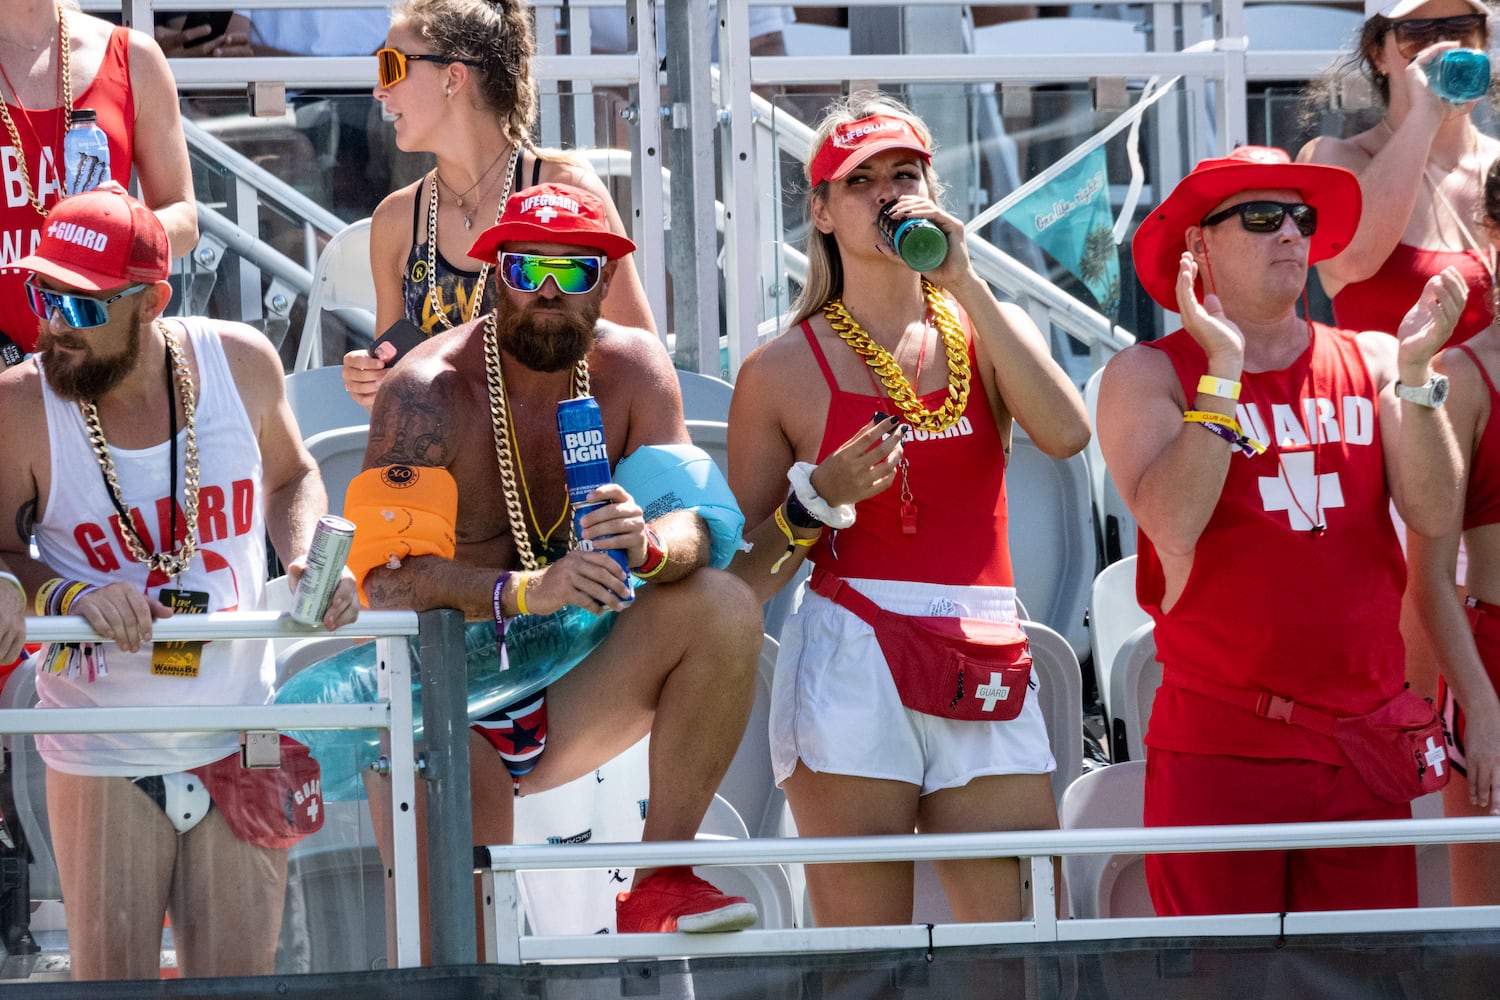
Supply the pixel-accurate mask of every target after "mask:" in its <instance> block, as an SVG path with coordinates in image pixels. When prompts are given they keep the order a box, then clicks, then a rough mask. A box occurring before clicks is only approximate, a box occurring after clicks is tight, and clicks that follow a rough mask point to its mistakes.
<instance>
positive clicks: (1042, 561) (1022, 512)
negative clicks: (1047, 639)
mask: <svg viewBox="0 0 1500 1000" xmlns="http://www.w3.org/2000/svg"><path fill="white" fill-rule="evenodd" d="M1005 488H1006V495H1007V498H1008V504H1009V513H1010V556H1011V563H1012V564H1013V565H1014V567H1015V572H1016V590H1017V591H1018V593H1019V594H1020V597H1021V600H1022V601H1024V602H1025V604H1026V608H1027V610H1028V611H1029V612H1030V614H1031V617H1032V620H1033V621H1038V622H1041V623H1042V624H1044V625H1046V626H1047V627H1048V628H1051V629H1052V630H1054V631H1056V632H1058V633H1060V634H1061V635H1062V636H1063V638H1065V639H1067V640H1068V644H1069V645H1070V646H1072V647H1073V655H1074V656H1076V657H1077V658H1078V659H1080V660H1081V659H1082V658H1083V657H1084V656H1086V655H1087V654H1088V651H1089V636H1088V630H1087V629H1086V628H1084V624H1083V613H1084V609H1085V608H1087V607H1088V602H1089V587H1090V586H1091V585H1092V584H1093V582H1094V573H1095V571H1096V569H1097V568H1098V561H1099V560H1098V549H1097V547H1096V546H1095V544H1094V526H1093V510H1092V505H1091V504H1090V501H1089V469H1088V462H1087V461H1086V460H1085V459H1084V457H1083V456H1082V455H1074V456H1073V457H1072V458H1069V459H1065V460H1061V461H1059V460H1058V459H1055V458H1051V457H1049V456H1047V455H1044V454H1042V452H1041V451H1040V450H1038V448H1037V447H1036V445H1034V444H1032V443H1031V439H1030V438H1029V437H1027V436H1026V434H1025V433H1024V432H1023V431H1022V430H1021V428H1020V427H1016V429H1015V434H1014V437H1013V441H1012V448H1011V457H1010V465H1009V466H1008V467H1007V468H1006V470H1005Z"/></svg>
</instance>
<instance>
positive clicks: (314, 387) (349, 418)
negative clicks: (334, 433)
mask: <svg viewBox="0 0 1500 1000" xmlns="http://www.w3.org/2000/svg"><path fill="white" fill-rule="evenodd" d="M342 371H343V370H342V369H341V368H340V367H339V366H338V365H329V366H327V367H325V368H306V369H303V370H301V371H294V372H292V373H291V374H290V375H288V376H287V377H286V401H287V404H288V405H290V406H291V408H292V416H294V417H296V418H297V430H298V431H300V432H301V434H302V440H304V441H306V440H307V439H308V438H310V437H312V436H313V435H314V434H319V433H322V432H323V431H328V430H333V429H334V428H335V427H355V426H358V425H360V424H368V423H369V422H370V411H369V410H366V409H365V408H364V407H363V406H360V405H359V404H358V403H356V402H355V401H354V398H353V397H352V396H350V395H349V393H348V392H347V391H346V390H345V389H344V377H343V374H342Z"/></svg>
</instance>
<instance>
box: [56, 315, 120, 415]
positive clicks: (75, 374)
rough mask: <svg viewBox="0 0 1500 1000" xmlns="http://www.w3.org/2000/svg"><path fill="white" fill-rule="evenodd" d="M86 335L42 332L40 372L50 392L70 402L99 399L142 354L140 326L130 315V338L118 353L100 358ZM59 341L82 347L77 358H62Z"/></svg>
mask: <svg viewBox="0 0 1500 1000" xmlns="http://www.w3.org/2000/svg"><path fill="white" fill-rule="evenodd" d="M87 337H88V334H86V333H85V334H84V335H83V336H82V337H79V338H78V339H76V340H74V339H73V338H72V337H70V336H67V335H65V336H61V337H58V336H53V335H51V334H50V333H44V334H43V338H42V343H41V344H40V345H39V347H40V353H41V356H42V373H43V374H44V375H45V376H46V378H47V385H48V386H49V387H50V388H51V389H52V391H53V392H55V393H57V395H58V396H60V397H61V398H63V399H66V400H69V401H71V402H83V401H85V400H93V399H98V398H99V397H100V396H103V395H104V394H105V393H107V392H109V391H110V390H111V389H113V388H114V387H115V386H117V385H119V384H120V383H121V382H123V381H124V380H125V376H127V375H129V374H130V372H131V370H132V369H134V368H135V365H136V362H137V361H139V360H140V357H141V326H140V323H139V322H137V321H136V318H135V317H132V318H131V323H130V339H129V340H128V341H126V343H125V350H124V352H123V353H121V354H116V355H113V356H111V357H107V358H101V357H96V356H95V355H94V354H93V347H92V345H91V344H90V343H89V341H88V339H87ZM59 342H64V343H66V344H67V346H68V347H69V348H78V347H81V348H82V350H83V351H84V352H85V353H84V355H83V357H81V358H79V359H78V360H65V359H64V357H63V356H62V355H61V354H60V353H59V352H58V351H57V350H56V346H57V345H58V344H59Z"/></svg>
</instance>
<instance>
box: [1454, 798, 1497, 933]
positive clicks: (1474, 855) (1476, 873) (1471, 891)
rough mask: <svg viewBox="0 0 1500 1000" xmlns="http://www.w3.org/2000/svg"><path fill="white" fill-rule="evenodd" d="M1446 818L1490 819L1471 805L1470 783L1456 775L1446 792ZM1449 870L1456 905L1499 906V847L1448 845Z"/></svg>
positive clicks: (1483, 811) (1489, 845)
mask: <svg viewBox="0 0 1500 1000" xmlns="http://www.w3.org/2000/svg"><path fill="white" fill-rule="evenodd" d="M1443 815H1444V816H1487V815H1489V813H1487V812H1486V811H1485V810H1483V809H1479V808H1477V807H1475V806H1472V805H1470V804H1469V780H1468V778H1466V777H1464V776H1463V775H1461V774H1455V775H1454V776H1453V780H1451V781H1449V782H1448V784H1447V786H1446V787H1445V788H1444V789H1443ZM1448 871H1449V874H1450V876H1451V877H1452V880H1453V905H1454V906H1493V905H1495V904H1497V903H1500V844H1449V845H1448Z"/></svg>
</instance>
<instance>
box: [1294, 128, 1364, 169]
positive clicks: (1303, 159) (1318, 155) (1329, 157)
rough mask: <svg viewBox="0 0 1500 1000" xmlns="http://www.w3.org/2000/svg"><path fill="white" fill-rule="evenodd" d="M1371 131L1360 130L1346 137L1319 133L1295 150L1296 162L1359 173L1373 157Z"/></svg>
mask: <svg viewBox="0 0 1500 1000" xmlns="http://www.w3.org/2000/svg"><path fill="white" fill-rule="evenodd" d="M1373 138H1374V137H1373V135H1372V134H1371V132H1369V131H1366V132H1361V133H1360V134H1358V135H1355V136H1350V137H1349V138H1347V139H1342V138H1339V137H1338V136H1332V135H1320V136H1317V137H1316V138H1314V139H1312V140H1311V141H1309V142H1308V143H1307V145H1305V146H1303V147H1302V148H1301V149H1299V150H1298V151H1297V162H1298V163H1316V164H1321V165H1323V166H1331V167H1345V168H1347V169H1349V170H1352V171H1354V172H1355V173H1359V172H1360V171H1361V170H1363V169H1364V168H1365V167H1367V166H1369V164H1370V160H1372V159H1373V158H1374V153H1373V152H1372V151H1371V146H1370V142H1371V140H1372V139H1373Z"/></svg>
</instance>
